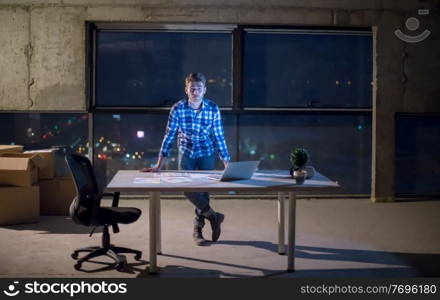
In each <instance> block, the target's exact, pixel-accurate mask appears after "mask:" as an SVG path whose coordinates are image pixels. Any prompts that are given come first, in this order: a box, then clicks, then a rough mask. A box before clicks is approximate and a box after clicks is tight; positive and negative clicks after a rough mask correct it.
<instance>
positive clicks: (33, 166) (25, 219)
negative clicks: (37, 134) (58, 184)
mask: <svg viewBox="0 0 440 300" xmlns="http://www.w3.org/2000/svg"><path fill="white" fill-rule="evenodd" d="M22 150H23V146H15V145H0V194H1V195H2V196H1V197H0V225H13V224H21V223H34V222H38V221H39V216H40V212H39V210H40V194H39V191H40V187H39V186H38V185H36V183H37V182H38V167H39V166H43V160H42V159H41V157H40V156H38V155H36V154H23V153H21V151H22Z"/></svg>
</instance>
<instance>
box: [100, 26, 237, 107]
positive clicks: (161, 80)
mask: <svg viewBox="0 0 440 300" xmlns="http://www.w3.org/2000/svg"><path fill="white" fill-rule="evenodd" d="M194 28H197V27H194ZM198 28H199V29H198V30H196V29H192V28H191V27H188V26H181V27H179V28H175V29H174V30H168V29H166V30H164V29H162V30H159V29H154V28H144V29H143V30H140V31H139V30H138V31H134V32H127V31H126V30H125V31H124V30H115V29H108V28H107V29H106V27H105V26H104V27H103V28H100V29H97V30H96V35H95V36H96V48H95V49H96V64H95V70H96V78H95V80H96V90H95V93H94V96H95V97H96V98H95V105H96V106H102V107H121V106H124V107H158V106H159V107H160V106H171V105H172V104H173V103H175V102H176V101H177V100H179V99H181V98H182V92H183V89H184V83H183V79H184V78H185V76H186V74H188V73H190V72H194V71H200V72H203V73H205V75H206V77H207V79H208V83H209V90H208V95H207V96H208V97H211V98H213V99H215V101H216V102H217V103H218V104H219V105H222V106H231V105H232V34H231V31H225V30H226V29H224V28H223V30H220V29H222V28H218V29H217V30H210V31H204V30H200V27H198Z"/></svg>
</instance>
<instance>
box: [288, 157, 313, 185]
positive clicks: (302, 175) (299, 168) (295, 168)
mask: <svg viewBox="0 0 440 300" xmlns="http://www.w3.org/2000/svg"><path fill="white" fill-rule="evenodd" d="M308 159H309V153H308V152H307V150H306V149H304V148H295V149H293V151H292V152H291V153H290V162H291V163H292V168H291V169H290V175H292V177H293V178H295V180H296V183H297V184H303V183H304V180H305V179H306V176H307V172H306V170H305V166H306V163H307V160H308Z"/></svg>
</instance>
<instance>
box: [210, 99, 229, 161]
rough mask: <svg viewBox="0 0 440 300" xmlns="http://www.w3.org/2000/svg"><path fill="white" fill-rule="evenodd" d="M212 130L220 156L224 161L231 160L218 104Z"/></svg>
mask: <svg viewBox="0 0 440 300" xmlns="http://www.w3.org/2000/svg"><path fill="white" fill-rule="evenodd" d="M212 131H213V134H214V147H215V149H216V150H217V151H218V153H219V155H220V158H221V159H222V160H224V161H230V160H231V157H230V156H229V153H228V146H227V145H226V141H225V135H224V132H223V124H222V117H221V115H220V109H219V108H218V106H216V108H215V111H214V122H213V126H212Z"/></svg>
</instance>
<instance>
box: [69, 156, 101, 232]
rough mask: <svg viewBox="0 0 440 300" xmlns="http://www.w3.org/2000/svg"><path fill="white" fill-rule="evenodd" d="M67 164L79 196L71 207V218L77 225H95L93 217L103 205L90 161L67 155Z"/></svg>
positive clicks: (81, 157) (85, 158) (82, 157)
mask: <svg viewBox="0 0 440 300" xmlns="http://www.w3.org/2000/svg"><path fill="white" fill-rule="evenodd" d="M66 162H67V165H68V166H69V168H70V171H71V172H72V175H73V180H74V182H75V186H76V191H77V196H76V197H75V199H73V202H72V204H71V205H70V216H71V218H72V220H73V221H74V222H75V223H78V224H82V225H86V226H91V225H94V224H93V223H94V220H93V217H94V215H95V212H96V210H97V209H98V208H99V206H100V203H101V195H100V193H99V189H98V184H97V182H96V178H95V173H94V172H93V167H92V164H91V163H90V160H89V159H88V158H87V157H85V156H81V155H78V154H67V155H66Z"/></svg>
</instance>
